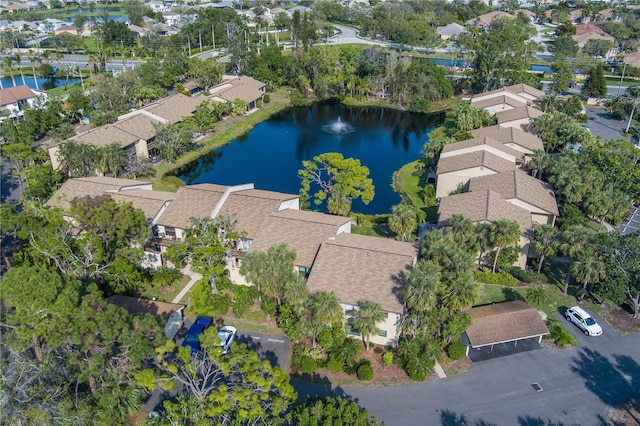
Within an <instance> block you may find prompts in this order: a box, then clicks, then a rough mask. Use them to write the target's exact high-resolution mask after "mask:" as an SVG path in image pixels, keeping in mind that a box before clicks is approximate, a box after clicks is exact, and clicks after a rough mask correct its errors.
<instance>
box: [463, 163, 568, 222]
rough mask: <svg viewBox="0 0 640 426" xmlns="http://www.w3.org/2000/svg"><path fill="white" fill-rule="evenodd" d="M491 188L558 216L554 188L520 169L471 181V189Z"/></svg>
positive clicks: (506, 196) (473, 190) (504, 195)
mask: <svg viewBox="0 0 640 426" xmlns="http://www.w3.org/2000/svg"><path fill="white" fill-rule="evenodd" d="M489 189H491V190H492V191H496V192H498V193H500V195H502V196H503V197H504V198H507V199H509V198H517V199H518V200H521V201H524V202H525V203H528V204H531V205H533V206H536V207H538V208H541V209H542V210H544V211H546V212H548V213H549V214H553V215H555V216H557V215H558V214H559V213H558V204H557V203H556V196H555V193H554V192H553V188H552V186H551V185H549V184H548V183H545V182H543V181H541V180H539V179H536V178H534V177H532V176H529V175H528V174H526V173H525V172H523V171H520V170H511V171H508V172H503V173H497V174H495V175H488V176H480V177H477V178H472V179H471V180H470V181H469V191H470V192H475V191H486V190H489Z"/></svg>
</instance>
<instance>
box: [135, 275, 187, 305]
mask: <svg viewBox="0 0 640 426" xmlns="http://www.w3.org/2000/svg"><path fill="white" fill-rule="evenodd" d="M188 282H189V276H188V275H182V277H181V278H180V279H179V280H176V281H174V282H173V284H171V285H168V286H165V287H158V286H153V287H149V288H148V289H146V290H144V291H142V293H141V294H140V296H141V297H143V298H145V299H153V298H154V297H155V298H156V299H157V300H158V301H160V302H171V301H173V298H174V297H176V296H177V295H178V293H180V290H182V289H183V288H184V286H186V285H187V283H188Z"/></svg>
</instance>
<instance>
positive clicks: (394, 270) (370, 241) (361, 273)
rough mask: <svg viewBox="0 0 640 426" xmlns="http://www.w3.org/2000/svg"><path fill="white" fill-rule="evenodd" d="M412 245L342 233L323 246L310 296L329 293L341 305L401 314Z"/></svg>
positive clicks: (412, 258) (413, 252) (413, 256)
mask: <svg viewBox="0 0 640 426" xmlns="http://www.w3.org/2000/svg"><path fill="white" fill-rule="evenodd" d="M416 257H417V249H416V247H415V246H414V245H413V244H411V243H404V242H400V241H395V240H390V239H387V238H380V237H371V236H365V235H355V234H349V233H344V234H340V235H339V236H338V237H336V239H335V240H329V241H326V242H325V243H323V244H322V246H321V247H320V250H319V251H318V255H317V257H316V260H315V262H314V264H313V268H312V269H311V273H310V275H309V279H308V281H307V288H308V289H309V291H310V292H319V291H332V292H334V293H335V294H336V296H337V297H338V299H339V300H340V301H341V302H342V303H348V304H352V305H356V304H358V302H360V301H363V300H371V301H373V302H376V303H378V304H379V305H380V306H381V307H382V309H384V310H385V311H387V312H402V309H403V304H402V301H401V300H400V296H399V294H398V290H399V289H400V287H401V286H402V280H401V278H402V277H403V276H404V275H405V274H407V273H408V272H409V270H410V268H411V267H412V266H413V265H414V263H415V259H416Z"/></svg>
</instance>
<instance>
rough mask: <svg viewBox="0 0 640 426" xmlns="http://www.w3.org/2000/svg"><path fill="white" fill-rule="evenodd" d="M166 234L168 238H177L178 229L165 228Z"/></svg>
mask: <svg viewBox="0 0 640 426" xmlns="http://www.w3.org/2000/svg"><path fill="white" fill-rule="evenodd" d="M164 234H165V235H166V236H167V238H175V237H176V228H174V227H171V226H165V227H164Z"/></svg>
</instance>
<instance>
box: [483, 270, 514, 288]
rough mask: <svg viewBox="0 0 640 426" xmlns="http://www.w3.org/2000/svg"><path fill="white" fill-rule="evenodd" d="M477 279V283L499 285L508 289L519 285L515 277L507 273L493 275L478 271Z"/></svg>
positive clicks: (485, 271) (488, 272)
mask: <svg viewBox="0 0 640 426" xmlns="http://www.w3.org/2000/svg"><path fill="white" fill-rule="evenodd" d="M475 278H476V280H477V281H480V282H483V283H487V284H498V285H504V286H507V287H515V286H516V284H518V281H517V280H516V279H515V278H514V277H512V276H511V274H509V273H506V272H496V273H493V272H491V271H487V270H483V271H477V272H476V273H475Z"/></svg>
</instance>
